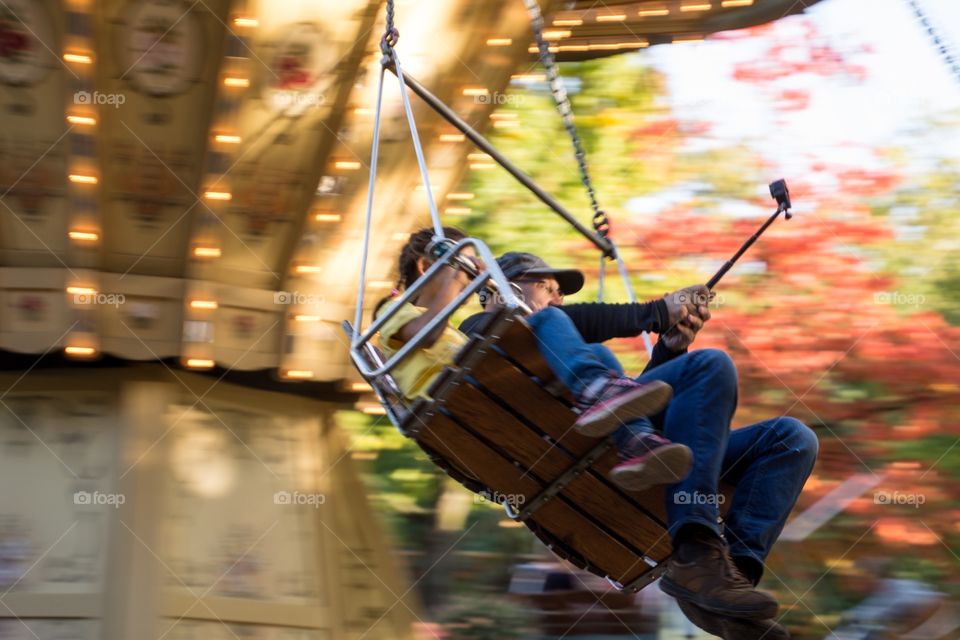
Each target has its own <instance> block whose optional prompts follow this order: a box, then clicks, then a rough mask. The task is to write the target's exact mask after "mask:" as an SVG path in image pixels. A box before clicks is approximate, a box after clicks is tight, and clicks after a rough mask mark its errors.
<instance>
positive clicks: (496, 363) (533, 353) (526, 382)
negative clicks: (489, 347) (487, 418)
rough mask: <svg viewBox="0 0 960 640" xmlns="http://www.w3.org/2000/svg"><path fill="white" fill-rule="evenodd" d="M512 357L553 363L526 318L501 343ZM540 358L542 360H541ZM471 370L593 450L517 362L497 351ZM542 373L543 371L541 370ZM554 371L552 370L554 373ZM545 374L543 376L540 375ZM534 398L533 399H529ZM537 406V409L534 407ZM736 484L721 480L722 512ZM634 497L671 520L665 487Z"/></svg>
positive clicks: (608, 456) (570, 440)
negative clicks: (723, 497) (544, 357)
mask: <svg viewBox="0 0 960 640" xmlns="http://www.w3.org/2000/svg"><path fill="white" fill-rule="evenodd" d="M497 344H498V346H500V347H501V348H502V349H503V350H504V351H505V352H507V355H508V356H510V358H511V359H514V360H517V361H522V362H523V366H524V367H525V368H527V369H528V370H531V371H533V370H542V369H543V368H546V369H547V371H549V370H550V367H549V366H548V365H547V364H546V362H544V361H543V356H541V355H540V351H539V349H538V348H537V346H536V338H535V337H534V335H533V333H532V331H531V329H530V327H529V325H527V324H526V323H524V322H516V323H514V324H513V325H511V327H510V329H509V331H507V332H505V333H504V339H502V340H501V341H500V342H498V343H497ZM537 361H539V364H538V362H537ZM471 374H472V375H474V377H477V378H478V379H479V380H481V381H482V382H483V384H484V386H487V387H488V388H490V389H491V390H494V389H496V391H495V392H496V393H498V394H500V395H501V397H503V398H505V399H506V398H510V397H519V398H521V399H523V400H522V401H519V402H516V403H513V402H510V403H509V404H510V405H511V407H512V408H513V409H514V410H515V411H517V412H518V413H520V414H521V415H523V416H524V418H526V419H527V420H530V421H531V422H534V423H535V424H536V425H537V426H538V427H540V428H541V429H542V430H543V431H544V432H546V433H547V434H549V435H550V437H552V438H554V439H556V440H557V441H558V442H560V443H561V445H563V446H564V447H565V448H567V449H569V450H570V451H573V452H575V453H576V454H577V455H583V454H584V453H586V452H587V451H589V449H590V447H591V446H592V444H591V443H592V442H593V440H591V439H590V438H585V437H584V436H581V435H580V434H578V433H576V432H574V431H572V430H571V429H570V425H572V424H573V420H574V419H575V417H574V418H572V417H570V416H573V412H572V411H570V410H569V409H566V408H565V407H564V409H565V411H564V410H560V409H558V408H556V407H551V409H550V410H549V411H540V410H539V408H540V407H541V406H544V407H546V406H548V405H546V399H547V398H553V397H554V396H553V395H552V394H551V393H550V392H548V391H547V390H546V389H544V388H543V387H542V386H541V385H539V384H537V383H536V382H535V381H533V380H531V379H530V378H529V377H528V376H526V375H525V374H523V372H521V371H519V370H517V368H516V367H515V366H513V365H512V364H510V363H509V361H507V360H506V359H505V358H499V360H498V357H497V356H496V354H491V355H489V356H487V357H486V358H485V359H484V360H482V361H480V362H477V363H476V364H475V365H474V367H473V368H472V369H471ZM537 375H538V376H540V374H537ZM550 375H552V372H551V373H550ZM540 377H542V376H540ZM527 398H530V399H531V400H530V401H527V400H526V399H527ZM532 406H536V407H537V409H531V407H532ZM618 462H619V458H618V457H617V454H616V452H615V451H608V452H607V453H605V454H604V455H603V456H601V458H600V459H599V460H597V462H596V463H594V465H593V467H591V468H592V469H594V470H595V471H596V472H597V473H599V474H602V476H603V477H607V475H608V474H609V472H610V469H612V468H613V467H614V466H616V465H617V463H618ZM735 489H736V487H735V486H734V485H732V484H730V483H727V482H721V483H720V492H721V493H722V494H724V495H725V496H726V498H727V499H726V500H725V501H724V503H723V505H722V506H721V508H720V511H721V514H723V515H725V514H726V512H727V510H728V509H729V508H730V504H731V503H732V502H733V492H734V490H735ZM624 493H625V494H626V495H627V496H628V497H629V499H630V500H631V501H633V502H635V503H637V504H639V505H641V506H642V507H644V508H645V509H646V510H647V511H649V512H650V513H651V514H652V515H654V516H655V517H657V518H658V519H659V520H661V521H663V522H666V521H667V506H666V504H667V503H666V492H665V488H664V487H654V488H653V489H650V490H649V491H644V492H643V493H636V492H632V491H631V492H624Z"/></svg>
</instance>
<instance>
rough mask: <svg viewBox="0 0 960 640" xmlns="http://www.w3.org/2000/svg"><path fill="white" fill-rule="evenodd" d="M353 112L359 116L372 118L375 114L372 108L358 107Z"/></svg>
mask: <svg viewBox="0 0 960 640" xmlns="http://www.w3.org/2000/svg"><path fill="white" fill-rule="evenodd" d="M353 112H354V113H355V114H357V115H358V116H372V115H373V114H374V113H375V112H374V110H373V109H371V108H370V107H357V108H356V109H354V110H353Z"/></svg>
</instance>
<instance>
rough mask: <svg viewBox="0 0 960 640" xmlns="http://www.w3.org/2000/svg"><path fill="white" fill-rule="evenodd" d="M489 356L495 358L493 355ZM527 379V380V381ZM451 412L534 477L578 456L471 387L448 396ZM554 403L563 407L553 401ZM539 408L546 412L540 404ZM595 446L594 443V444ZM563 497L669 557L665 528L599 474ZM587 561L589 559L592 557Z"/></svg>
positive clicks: (549, 476) (657, 555) (577, 482)
mask: <svg viewBox="0 0 960 640" xmlns="http://www.w3.org/2000/svg"><path fill="white" fill-rule="evenodd" d="M490 356H491V357H497V356H495V354H492V353H491V354H490ZM524 379H526V378H525V377H524ZM446 402H447V408H448V410H449V411H450V412H451V413H452V414H453V415H454V416H455V417H456V419H457V420H458V421H459V422H462V423H464V424H467V425H470V426H471V427H472V428H473V429H474V430H475V431H476V432H478V433H480V434H482V435H483V436H484V437H485V438H487V439H489V440H490V441H492V442H495V443H497V444H498V445H499V447H500V448H501V449H502V450H503V451H505V452H506V453H507V454H508V455H509V456H511V457H512V458H513V459H514V460H516V461H517V462H519V463H520V464H521V465H523V467H524V468H525V469H528V470H529V471H530V472H531V473H532V474H535V475H536V476H537V477H539V478H542V479H544V480H545V481H547V482H549V481H551V480H553V479H555V478H557V477H559V476H560V475H562V474H563V473H564V472H565V471H566V470H567V469H569V468H570V467H571V466H573V465H574V463H576V461H577V457H576V456H572V455H570V454H567V453H565V452H563V451H562V450H561V449H560V448H558V447H556V446H553V445H550V444H548V443H547V442H546V441H545V440H544V439H543V438H542V437H541V436H539V435H538V434H536V433H535V432H534V431H532V430H531V429H529V428H527V427H526V426H525V425H524V423H523V422H522V421H520V420H518V419H517V418H516V417H515V416H514V415H513V414H511V413H509V412H507V411H505V410H504V409H503V408H501V407H500V406H498V405H497V404H495V403H494V402H493V401H492V400H490V399H489V398H488V397H486V396H485V395H484V394H483V393H482V392H480V391H479V390H478V389H476V388H475V387H473V386H472V385H469V384H461V385H460V386H458V387H456V388H455V389H454V390H453V391H452V392H451V393H450V394H449V395H448V396H447V398H446ZM548 402H549V403H550V404H559V403H558V402H557V401H556V400H554V399H552V398H550V399H549V400H548ZM538 408H544V409H546V407H542V406H541V405H538ZM593 443H594V444H596V441H595V440H594V441H593ZM563 495H565V496H567V497H568V498H569V499H570V500H571V501H572V502H574V503H575V504H576V505H578V506H579V507H580V508H581V509H583V510H584V511H587V512H589V513H590V515H591V516H592V517H594V518H595V519H596V520H597V521H598V522H599V523H601V524H603V525H604V526H606V527H607V528H608V529H609V530H610V531H612V532H615V533H616V535H619V536H621V537H622V538H623V539H624V540H626V541H628V542H629V543H630V544H632V545H633V546H634V547H636V548H637V549H639V550H640V551H641V552H643V553H646V554H647V555H649V556H650V557H652V558H654V559H656V560H662V559H664V558H666V557H667V556H669V555H670V545H669V539H668V536H667V535H666V531H665V529H664V527H663V526H662V525H661V524H660V523H658V522H656V521H654V520H652V519H651V518H650V517H649V516H647V515H646V514H644V513H643V512H641V511H639V510H638V509H636V508H630V507H629V503H626V502H625V501H624V499H623V497H622V496H621V495H619V494H618V493H617V492H616V491H615V490H613V489H612V488H611V487H610V485H608V484H606V483H604V482H603V481H602V480H600V479H599V478H597V477H596V476H594V475H592V474H588V473H584V474H581V475H580V476H578V477H577V478H576V479H574V480H573V481H572V482H571V483H570V484H569V485H567V486H566V487H565V488H564V490H563ZM588 557H589V556H588Z"/></svg>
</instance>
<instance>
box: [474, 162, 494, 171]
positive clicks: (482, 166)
mask: <svg viewBox="0 0 960 640" xmlns="http://www.w3.org/2000/svg"><path fill="white" fill-rule="evenodd" d="M496 166H497V165H495V164H493V163H492V162H472V163H470V168H471V169H474V170H476V171H484V170H486V169H495V168H496Z"/></svg>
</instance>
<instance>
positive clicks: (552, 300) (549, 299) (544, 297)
mask: <svg viewBox="0 0 960 640" xmlns="http://www.w3.org/2000/svg"><path fill="white" fill-rule="evenodd" d="M514 282H515V283H516V284H517V286H518V287H520V293H521V294H522V295H523V300H524V302H526V303H527V306H528V307H530V308H531V309H532V310H533V311H534V312H536V311H540V310H541V309H545V308H546V307H549V306H551V305H554V306H559V305H562V304H563V294H562V293H560V285H559V284H558V283H557V281H556V279H555V278H552V277H550V276H538V275H528V276H520V277H519V278H517V279H516V280H514Z"/></svg>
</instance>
